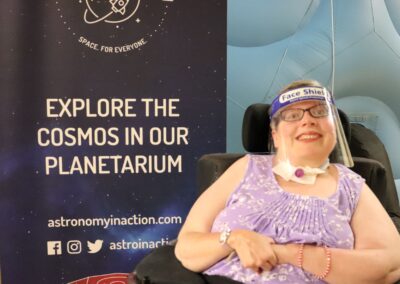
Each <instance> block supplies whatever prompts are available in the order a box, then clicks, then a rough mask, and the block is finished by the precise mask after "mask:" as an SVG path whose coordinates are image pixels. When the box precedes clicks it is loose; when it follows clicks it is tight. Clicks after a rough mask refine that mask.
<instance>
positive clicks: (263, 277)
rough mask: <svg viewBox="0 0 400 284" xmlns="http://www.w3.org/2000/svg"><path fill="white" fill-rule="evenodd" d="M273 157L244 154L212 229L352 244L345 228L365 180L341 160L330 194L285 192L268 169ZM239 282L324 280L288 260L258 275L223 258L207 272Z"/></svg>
mask: <svg viewBox="0 0 400 284" xmlns="http://www.w3.org/2000/svg"><path fill="white" fill-rule="evenodd" d="M272 159H273V156H265V155H249V163H248V166H247V170H246V173H245V176H244V178H243V180H242V182H241V183H240V184H239V186H238V187H237V188H236V189H235V190H234V191H233V193H232V194H231V196H230V197H229V198H228V200H227V203H226V207H225V208H224V209H223V210H222V211H221V212H220V213H219V215H218V216H217V217H216V219H215V221H214V224H213V226H212V231H213V232H221V231H222V230H223V229H224V228H226V227H228V228H230V229H231V230H234V229H248V230H253V231H256V232H259V233H262V234H264V235H266V236H269V237H271V238H272V239H274V240H275V242H276V243H280V244H285V243H306V244H316V245H326V246H328V247H333V248H345V249H352V248H353V247H354V235H353V232H352V230H351V227H350V221H351V218H352V215H353V212H354V210H355V208H356V206H357V202H358V198H359V196H360V192H361V189H362V186H363V184H364V182H365V180H364V179H363V178H362V177H361V176H359V175H358V174H356V173H354V172H353V171H351V170H350V169H348V168H346V167H345V166H343V165H341V164H335V166H336V168H337V170H338V173H339V180H338V187H337V189H336V191H335V193H333V194H332V195H331V196H329V197H327V198H320V197H315V196H305V195H299V194H295V193H290V192H286V191H284V190H283V189H282V188H281V187H280V186H279V184H278V182H277V181H276V179H275V176H274V174H273V172H272ZM204 273H205V274H209V275H223V276H226V277H228V278H231V279H234V280H236V281H239V282H243V283H290V284H296V283H308V282H311V283H325V282H324V281H321V280H318V279H316V278H315V277H313V275H312V274H310V273H308V272H306V271H303V270H301V269H300V268H298V267H296V266H293V265H290V264H282V265H277V266H276V267H274V269H273V270H271V271H264V272H263V273H261V274H257V273H255V272H253V271H252V270H250V269H246V268H243V267H242V265H241V264H240V260H239V258H238V257H237V256H234V257H233V258H231V259H229V260H228V259H223V260H221V261H219V262H217V263H216V264H214V265H213V266H211V267H210V268H208V269H207V270H206V271H204Z"/></svg>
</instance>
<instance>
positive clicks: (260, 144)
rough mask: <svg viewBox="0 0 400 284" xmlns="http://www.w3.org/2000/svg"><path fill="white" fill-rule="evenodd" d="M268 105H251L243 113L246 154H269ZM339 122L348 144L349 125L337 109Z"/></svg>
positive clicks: (345, 117)
mask: <svg viewBox="0 0 400 284" xmlns="http://www.w3.org/2000/svg"><path fill="white" fill-rule="evenodd" d="M269 107H270V105H269V104H263V103H258V104H252V105H250V106H249V107H248V108H247V109H246V112H245V113H244V117H243V127H242V143H243V147H244V149H245V150H246V151H247V152H250V153H266V152H270V149H271V145H270V143H271V141H272V140H271V139H270V133H271V129H270V125H269V124H270V119H269V115H268V111H269ZM339 116H340V121H341V122H342V125H343V130H344V133H345V135H346V138H347V142H348V143H349V144H350V138H351V125H350V121H349V119H348V117H347V115H346V114H345V113H344V112H343V111H342V110H340V109H339Z"/></svg>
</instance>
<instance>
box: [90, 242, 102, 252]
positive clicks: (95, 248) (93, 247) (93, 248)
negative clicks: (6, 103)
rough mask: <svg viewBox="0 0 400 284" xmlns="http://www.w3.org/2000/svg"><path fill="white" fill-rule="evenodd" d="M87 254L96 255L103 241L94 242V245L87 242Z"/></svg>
mask: <svg viewBox="0 0 400 284" xmlns="http://www.w3.org/2000/svg"><path fill="white" fill-rule="evenodd" d="M87 247H88V253H98V252H99V251H100V250H101V248H102V247H103V240H96V241H95V242H94V243H92V242H90V241H87Z"/></svg>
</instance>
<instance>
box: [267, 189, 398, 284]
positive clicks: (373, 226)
mask: <svg viewBox="0 0 400 284" xmlns="http://www.w3.org/2000/svg"><path fill="white" fill-rule="evenodd" d="M351 226H352V229H353V232H354V236H355V249H354V250H346V249H333V248H332V249H330V250H331V267H330V271H329V273H328V275H327V277H326V278H325V281H327V282H328V283H340V284H345V283H351V284H356V283H362V284H367V283H377V284H378V283H379V284H382V283H393V282H395V281H396V280H398V279H399V278H400V235H399V233H398V232H397V230H396V228H395V226H394V224H393V223H392V221H391V220H390V218H389V216H388V215H387V213H386V211H385V209H384V208H383V207H382V205H381V204H380V202H379V200H378V199H377V198H376V197H375V195H374V194H373V193H372V191H371V190H370V189H369V188H368V186H366V185H365V186H364V188H363V190H362V192H361V196H360V199H359V202H358V205H357V208H356V210H355V212H354V215H353V218H352V221H351ZM273 247H274V250H275V252H276V254H277V256H278V260H279V263H290V264H293V265H297V264H298V252H299V247H300V245H295V244H289V245H283V246H282V245H274V246H273ZM303 260H304V262H303V268H304V269H305V270H307V271H309V272H311V273H313V274H316V275H321V274H323V273H324V271H325V269H326V265H327V257H326V253H325V250H324V248H322V247H316V246H311V245H306V246H304V254H303Z"/></svg>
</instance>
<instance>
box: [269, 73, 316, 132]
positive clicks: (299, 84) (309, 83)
mask: <svg viewBox="0 0 400 284" xmlns="http://www.w3.org/2000/svg"><path fill="white" fill-rule="evenodd" d="M304 87H321V88H324V86H322V85H321V83H320V82H318V81H316V80H298V81H293V82H292V83H290V84H289V85H286V86H285V87H284V88H283V89H281V90H280V91H279V93H278V96H280V95H281V94H283V93H286V92H288V91H291V90H295V89H298V88H304ZM271 109H272V108H270V109H269V112H271ZM278 114H279V113H278ZM279 121H280V118H279V115H275V116H274V117H271V122H270V127H271V129H275V128H276V127H277V126H278V124H279Z"/></svg>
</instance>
